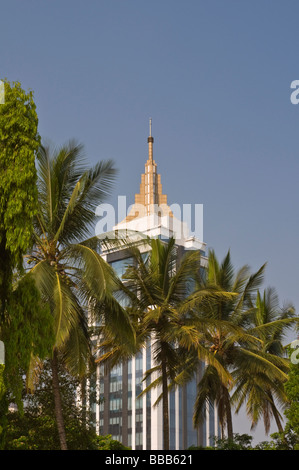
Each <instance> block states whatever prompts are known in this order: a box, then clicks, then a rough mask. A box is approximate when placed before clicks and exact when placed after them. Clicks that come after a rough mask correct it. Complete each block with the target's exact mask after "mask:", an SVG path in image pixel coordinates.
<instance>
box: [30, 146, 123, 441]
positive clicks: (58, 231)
mask: <svg viewBox="0 0 299 470" xmlns="http://www.w3.org/2000/svg"><path fill="white" fill-rule="evenodd" d="M114 178H115V169H114V167H113V164H112V162H111V161H106V162H100V163H98V164H96V165H95V166H94V167H93V168H89V166H88V165H87V162H86V160H85V157H84V155H83V147H82V145H79V144H77V143H75V142H73V141H71V142H69V144H67V145H64V146H62V147H61V148H58V149H51V147H50V146H41V147H40V148H39V151H38V181H37V187H38V202H39V206H38V213H37V215H36V217H35V220H34V233H33V237H34V245H33V249H32V251H31V253H30V255H29V257H28V263H29V272H30V273H31V275H32V276H33V278H34V279H35V282H36V285H37V287H38V289H39V291H40V293H41V296H42V300H43V301H44V302H45V303H46V304H47V305H49V307H50V312H51V315H52V318H53V322H54V336H55V337H54V345H53V354H52V360H51V364H52V379H53V384H52V385H53V393H54V398H55V400H54V404H55V416H56V422H57V427H58V431H59V438H60V443H61V448H62V449H67V440H66V434H65V426H64V415H63V406H62V401H61V396H60V387H59V378H58V353H59V357H60V358H61V360H63V363H64V364H65V366H66V367H67V368H68V370H69V371H70V372H71V373H73V374H74V375H79V376H81V377H82V376H83V375H84V374H85V373H86V371H88V368H89V367H91V366H92V356H91V344H90V337H89V334H88V325H87V314H88V305H92V306H93V307H94V311H96V310H98V311H99V312H100V313H101V314H102V315H103V318H105V323H106V324H107V325H109V324H113V325H114V329H115V331H117V332H118V333H119V334H120V335H121V336H124V335H126V337H127V338H128V337H129V336H130V334H131V336H132V329H131V326H130V322H129V320H128V318H127V316H126V313H125V311H124V310H123V309H122V308H121V307H120V306H119V305H118V303H117V302H116V300H115V298H114V297H113V290H114V287H115V281H114V275H113V271H112V269H111V267H110V266H109V265H108V264H107V263H106V262H105V261H104V260H103V258H102V257H101V256H100V254H99V249H100V241H99V239H98V238H97V237H96V236H94V237H90V230H92V229H93V230H94V229H95V224H96V214H95V212H96V207H97V206H98V205H99V204H101V203H102V202H103V200H104V199H105V198H106V197H107V196H108V195H109V194H110V191H111V188H112V184H113V182H114ZM103 302H105V304H106V306H108V305H109V309H108V308H106V310H105V311H104V312H103V311H102V310H101V307H100V306H101V305H102V304H103ZM98 306H99V307H98Z"/></svg>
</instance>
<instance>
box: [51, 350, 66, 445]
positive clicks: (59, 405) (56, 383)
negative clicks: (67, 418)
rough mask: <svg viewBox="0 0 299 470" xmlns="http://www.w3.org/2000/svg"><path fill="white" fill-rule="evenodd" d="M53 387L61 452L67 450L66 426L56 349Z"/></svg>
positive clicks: (54, 353)
mask: <svg viewBox="0 0 299 470" xmlns="http://www.w3.org/2000/svg"><path fill="white" fill-rule="evenodd" d="M52 385H53V394H54V406H55V419H56V425H57V430H58V435H59V441H60V448H61V450H67V443H66V434H65V426H64V419H63V412H62V402H61V395H60V388H59V378H58V359H57V350H56V348H54V351H53V359H52Z"/></svg>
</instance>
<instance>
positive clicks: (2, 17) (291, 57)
mask: <svg viewBox="0 0 299 470" xmlns="http://www.w3.org/2000/svg"><path fill="white" fill-rule="evenodd" d="M298 17H299V3H298V1H297V0H286V1H282V0H281V1H277V0H251V1H246V0H226V1H223V0H209V1H201V0H185V1H183V0H159V1H158V0H151V1H144V0H125V1H124V0H110V1H109V0H105V1H104V0H98V1H92V0H85V1H82V0H80V1H79V0H59V1H58V0H51V1H41V0H10V1H9V2H7V1H3V0H2V1H0V77H1V78H4V77H6V78H7V79H8V80H10V81H20V82H21V84H22V86H23V88H25V89H28V88H30V89H32V90H33V91H34V96H35V101H36V104H37V110H38V114H39V120H40V121H39V131H40V134H41V135H42V137H43V138H47V139H50V140H52V141H53V142H54V143H56V144H62V143H64V142H66V141H68V140H69V139H70V138H76V139H77V140H78V141H80V142H82V143H84V145H85V149H86V155H87V158H88V159H89V161H90V163H91V164H93V163H95V162H97V161H98V160H101V159H106V158H112V159H113V160H114V161H115V165H116V167H117V168H118V170H119V175H118V180H117V184H116V187H115V192H114V195H113V197H112V198H111V202H115V201H116V197H117V195H126V196H127V198H128V203H132V202H133V198H134V194H135V192H138V190H139V183H140V174H141V173H142V172H143V171H144V163H145V160H146V158H147V136H148V120H149V117H152V119H153V136H154V138H155V144H154V158H155V160H156V162H157V163H158V169H159V172H160V173H161V174H162V183H163V191H164V192H165V193H166V194H167V195H168V202H169V203H170V204H172V203H179V204H183V203H192V204H196V203H198V204H199V203H201V204H203V205H204V240H205V241H206V243H207V244H208V247H212V248H214V249H215V250H216V253H217V254H218V256H219V257H220V258H222V257H223V256H224V255H225V254H226V252H227V250H228V249H230V250H231V255H232V259H233V262H234V264H235V266H236V267H240V266H241V265H243V264H245V263H248V264H249V265H250V266H252V269H253V270H254V269H257V268H258V267H260V266H261V265H262V264H263V263H264V262H267V263H268V266H267V271H266V279H265V287H266V286H268V285H270V286H274V287H275V288H276V289H277V291H278V294H279V297H280V300H281V303H283V302H284V301H288V300H289V301H292V302H293V303H294V304H295V306H296V307H297V310H299V292H298V280H299V279H298V278H299V255H298V253H299V251H298V241H299V237H298V233H299V221H298V174H299V164H298V156H299V105H298V106H295V105H292V104H291V101H290V94H291V89H290V84H291V82H292V81H293V80H296V79H299V67H298V65H299V61H298V42H299V28H298Z"/></svg>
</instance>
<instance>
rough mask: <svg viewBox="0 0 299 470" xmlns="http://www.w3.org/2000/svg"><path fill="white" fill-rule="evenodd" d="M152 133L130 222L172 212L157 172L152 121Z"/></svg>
mask: <svg viewBox="0 0 299 470" xmlns="http://www.w3.org/2000/svg"><path fill="white" fill-rule="evenodd" d="M149 126H150V132H149V137H148V139H147V142H148V159H147V161H146V163H145V172H144V173H143V174H142V175H141V183H140V191H139V193H138V194H135V204H134V205H133V207H132V209H131V211H130V213H129V214H128V216H127V217H126V219H125V222H130V221H131V220H133V219H136V218H137V217H145V216H147V215H151V214H153V213H157V214H158V215H159V216H165V215H168V216H170V217H172V216H173V215H172V212H171V210H170V208H169V206H168V205H167V195H166V194H163V192H162V183H161V175H160V174H159V173H158V172H157V164H156V162H155V160H154V159H153V145H154V138H153V137H152V120H151V119H150V125H149Z"/></svg>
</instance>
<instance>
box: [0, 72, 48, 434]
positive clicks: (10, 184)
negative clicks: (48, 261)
mask: <svg viewBox="0 0 299 470" xmlns="http://www.w3.org/2000/svg"><path fill="white" fill-rule="evenodd" d="M4 87H5V101H4V103H3V104H1V105H0V260H1V263H0V339H1V340H2V341H3V342H4V344H5V359H6V364H5V369H4V372H3V381H4V385H5V388H6V394H3V396H2V399H1V404H0V406H1V419H2V420H3V421H2V425H3V424H4V420H5V410H6V409H7V403H8V401H7V400H8V396H9V397H10V399H13V400H14V401H17V402H18V405H19V406H20V407H21V401H20V394H21V378H20V371H21V369H22V370H23V371H25V372H26V371H27V370H28V367H29V364H30V361H31V356H32V355H33V354H39V355H40V356H41V357H43V355H44V354H45V352H46V350H48V346H49V342H48V339H49V340H50V338H51V324H50V323H49V321H50V317H49V315H48V311H47V309H46V308H44V307H42V305H41V303H40V297H39V293H38V291H37V289H36V287H35V284H34V281H33V279H32V278H31V277H25V278H23V275H24V271H23V255H24V254H25V253H26V251H27V250H28V249H29V247H30V245H31V241H32V233H33V218H34V216H35V215H36V213H37V187H36V180H37V173H36V167H35V157H36V151H37V149H38V146H39V144H40V137H39V134H38V129H37V128H38V117H37V113H36V105H35V103H34V100H33V93H32V91H28V92H25V91H24V90H23V89H22V87H21V85H20V83H17V82H16V83H12V84H11V83H9V82H8V81H5V83H4ZM7 395H8V396H7ZM4 427H5V426H2V428H4ZM3 437H4V434H3V433H1V441H2V442H3Z"/></svg>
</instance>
